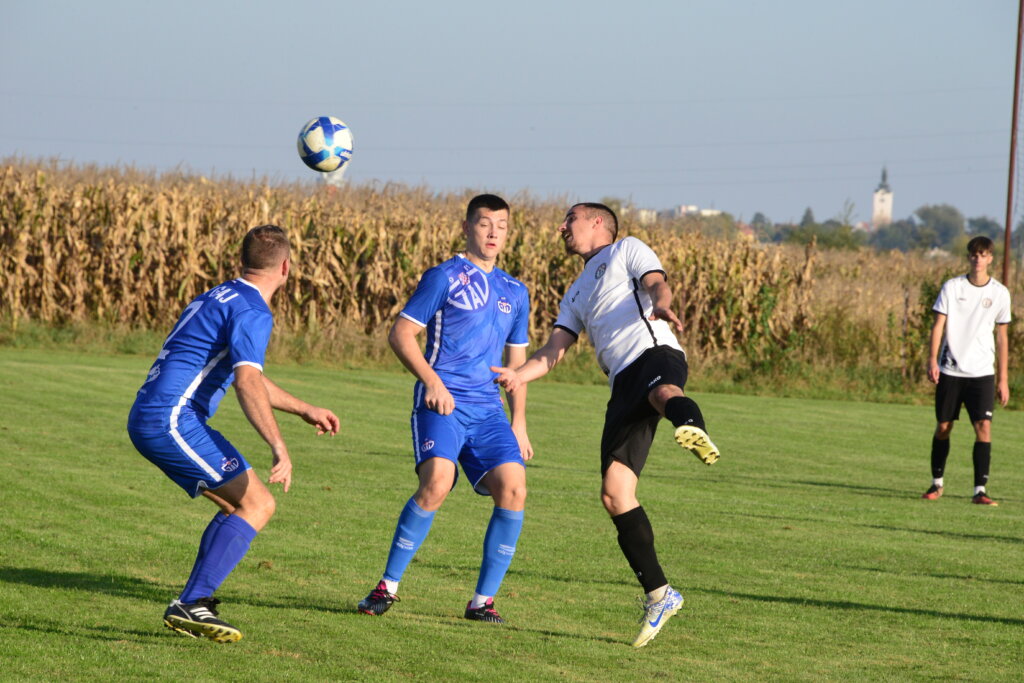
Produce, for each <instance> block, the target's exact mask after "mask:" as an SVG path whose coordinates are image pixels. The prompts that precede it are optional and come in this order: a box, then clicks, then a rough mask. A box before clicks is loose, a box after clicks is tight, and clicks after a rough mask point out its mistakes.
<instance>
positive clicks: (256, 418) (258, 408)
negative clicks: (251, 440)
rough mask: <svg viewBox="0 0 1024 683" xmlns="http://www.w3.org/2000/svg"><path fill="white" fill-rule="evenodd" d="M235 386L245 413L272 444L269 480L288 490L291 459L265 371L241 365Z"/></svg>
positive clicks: (255, 427) (262, 435)
mask: <svg viewBox="0 0 1024 683" xmlns="http://www.w3.org/2000/svg"><path fill="white" fill-rule="evenodd" d="M234 386H235V393H236V394H237V395H238V403H239V405H241V406H242V412H243V413H245V416H246V417H247V418H248V419H249V422H250V423H252V426H253V428H254V429H255V430H256V432H257V433H258V434H259V435H260V436H261V437H262V438H263V440H264V441H266V442H267V445H269V446H270V451H271V453H273V455H274V462H273V465H272V466H271V468H270V479H269V480H268V481H269V483H271V484H276V483H281V484H284V490H285V491H286V492H287V491H288V489H289V488H291V485H292V461H291V458H290V457H289V456H288V448H287V446H285V443H284V438H283V437H282V436H281V430H280V428H278V426H277V420H276V419H275V418H274V409H273V407H272V406H271V404H270V394H269V393H268V392H267V385H266V384H265V383H264V382H263V373H262V372H261V371H260V370H259V369H257V368H255V367H253V366H251V365H240V366H238V367H237V368H236V369H235V383H234Z"/></svg>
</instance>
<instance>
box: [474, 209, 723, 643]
mask: <svg viewBox="0 0 1024 683" xmlns="http://www.w3.org/2000/svg"><path fill="white" fill-rule="evenodd" d="M558 230H559V232H560V233H561V236H562V239H563V241H564V242H565V248H566V250H567V251H568V252H569V253H571V254H578V255H579V256H580V257H582V258H583V262H584V266H583V272H582V273H581V274H580V276H579V277H578V278H577V279H576V281H575V282H573V283H572V285H571V286H570V287H569V289H567V290H566V293H565V297H564V298H563V299H562V303H561V304H560V307H559V313H558V319H557V320H556V321H555V329H554V330H553V331H552V333H551V337H550V338H549V339H548V341H547V343H546V344H545V345H544V346H543V347H541V348H540V349H539V350H538V351H537V352H536V353H534V354H533V355H532V356H531V357H530V359H529V360H528V361H527V362H526V363H525V364H524V365H522V366H520V367H518V368H517V369H516V370H511V369H509V368H492V369H493V370H495V371H496V372H498V373H499V378H498V380H496V381H497V382H498V383H499V384H501V385H502V386H503V387H505V389H506V390H508V391H510V392H511V395H512V396H515V395H516V392H518V391H521V390H522V388H523V385H524V384H525V383H526V382H530V381H532V380H535V379H537V378H538V377H542V376H543V375H545V374H546V373H547V372H548V371H549V370H551V368H553V367H554V366H555V365H556V364H557V363H558V362H559V361H560V360H561V359H562V357H563V355H564V354H565V351H566V349H568V348H569V347H570V346H571V345H572V344H573V343H574V342H575V341H576V339H577V338H578V337H579V334H580V332H582V331H583V330H584V329H585V330H586V331H587V335H588V336H589V337H590V339H591V341H592V342H593V344H594V349H595V351H596V354H597V361H598V363H599V364H600V366H601V369H602V370H604V372H605V374H607V375H608V377H609V380H610V381H611V385H612V395H611V400H609V402H608V410H607V413H606V414H605V424H604V432H603V434H602V435H601V475H602V484H601V500H602V502H603V503H604V507H605V509H606V510H607V511H608V514H609V515H610V516H611V518H612V522H613V523H614V524H615V528H616V529H617V530H618V541H619V547H620V548H621V549H622V552H623V554H624V555H625V556H626V559H627V560H628V562H629V566H630V567H631V568H632V569H633V572H634V573H635V574H636V577H637V579H638V580H639V581H640V584H641V585H642V586H643V588H644V591H645V592H646V594H647V595H646V602H645V605H644V616H643V620H642V622H641V623H642V624H643V625H642V626H641V629H640V633H639V635H637V637H636V640H635V641H634V642H633V646H634V647H643V646H644V645H646V644H647V643H648V642H650V640H651V639H652V638H654V637H655V636H656V635H657V634H658V632H659V631H660V629H661V627H662V626H664V624H665V622H666V621H667V620H668V619H669V618H670V617H671V616H672V615H673V614H675V613H676V612H677V611H678V610H679V608H680V607H681V606H682V604H683V597H682V596H681V595H680V594H679V593H678V592H677V591H676V590H675V589H673V588H672V587H671V586H669V585H668V581H667V580H666V578H665V573H664V571H663V570H662V568H661V565H660V564H659V562H658V557H657V554H656V553H655V550H654V530H653V528H652V527H651V523H650V521H649V520H648V518H647V514H646V513H645V512H644V509H643V507H641V506H640V502H639V501H638V500H637V497H636V486H637V482H638V479H639V476H640V472H641V470H642V469H643V467H644V464H645V463H646V461H647V454H648V452H649V450H650V447H651V443H652V441H653V440H654V432H655V429H656V428H657V426H658V421H659V420H660V418H662V417H665V418H667V419H668V420H669V421H670V422H671V423H672V425H673V426H674V427H675V439H676V441H677V442H678V443H679V445H680V446H682V447H683V448H686V449H687V450H689V451H691V452H692V453H693V454H694V455H696V456H697V457H698V458H699V459H700V460H701V461H703V462H705V463H706V464H708V465H710V464H712V463H714V462H715V461H716V460H717V459H718V449H717V448H716V447H715V445H714V444H713V443H712V442H711V439H710V438H709V437H708V435H707V432H706V431H705V426H704V418H703V417H702V416H701V412H700V409H699V408H698V407H697V404H696V403H695V402H694V401H693V400H692V399H690V398H688V397H686V396H684V395H683V387H684V386H685V385H686V377H687V364H686V355H685V354H684V353H683V350H682V347H680V345H679V342H678V340H676V337H675V335H674V334H673V332H672V328H675V329H676V330H677V331H679V330H682V324H681V323H680V322H679V319H678V318H677V317H676V315H675V313H673V312H672V311H671V309H670V306H671V304H672V291H671V289H669V286H668V283H666V281H665V271H664V270H663V269H662V267H661V262H660V261H659V260H658V257H657V256H656V255H655V254H654V252H653V251H651V249H650V247H648V246H647V245H646V244H644V243H643V242H641V241H640V240H638V239H636V238H635V237H627V238H625V239H623V240H621V241H618V242H616V241H615V239H616V237H617V235H618V220H617V218H616V216H615V212H613V211H612V210H611V209H610V208H608V207H607V206H605V205H604V204H596V203H585V204H576V205H575V206H573V207H571V208H570V209H569V211H568V213H567V214H566V216H565V221H564V222H563V223H562V225H561V226H559V228H558ZM670 325H671V327H670Z"/></svg>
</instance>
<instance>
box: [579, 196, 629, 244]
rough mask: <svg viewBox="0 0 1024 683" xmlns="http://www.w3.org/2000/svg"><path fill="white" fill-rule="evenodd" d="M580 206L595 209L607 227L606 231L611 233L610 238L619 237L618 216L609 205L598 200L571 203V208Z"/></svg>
mask: <svg viewBox="0 0 1024 683" xmlns="http://www.w3.org/2000/svg"><path fill="white" fill-rule="evenodd" d="M577 206H582V207H584V208H586V209H588V210H590V211H596V212H597V213H598V214H600V216H601V217H602V218H603V219H604V224H605V226H606V227H607V228H608V232H610V233H611V234H612V240H615V239H618V237H619V217H618V216H616V215H615V212H614V211H612V210H611V209H610V208H609V207H607V206H605V205H604V204H600V203H598V202H580V203H579V204H573V207H572V208H574V209H575V208H576V207H577Z"/></svg>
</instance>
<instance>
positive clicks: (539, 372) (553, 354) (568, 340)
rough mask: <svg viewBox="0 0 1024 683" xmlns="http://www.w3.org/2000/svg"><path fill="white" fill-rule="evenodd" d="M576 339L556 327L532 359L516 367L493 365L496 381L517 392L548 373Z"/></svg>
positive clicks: (505, 388) (512, 391)
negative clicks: (496, 374)
mask: <svg viewBox="0 0 1024 683" xmlns="http://www.w3.org/2000/svg"><path fill="white" fill-rule="evenodd" d="M575 341H576V337H574V336H573V335H571V334H569V333H568V332H566V331H565V330H563V329H561V328H559V327H556V328H555V331H554V332H552V333H551V336H550V337H549V338H548V341H547V343H545V344H544V346H542V347H540V348H539V349H537V351H536V352H534V354H533V355H532V356H530V359H529V360H528V361H526V362H525V363H523V364H522V365H520V366H519V367H517V368H515V369H512V368H499V367H492V368H491V372H496V373H498V376H497V377H496V378H495V379H494V382H495V383H496V384H498V385H500V386H501V387H502V388H503V389H504V390H505V391H507V392H509V393H514V392H516V391H517V390H518V389H519V388H520V387H521V386H523V385H525V384H526V383H527V382H532V381H533V380H535V379H539V378H541V377H543V376H544V375H546V374H548V372H550V371H551V368H553V367H555V366H556V365H558V362H559V361H561V360H562V358H563V357H564V356H565V352H566V350H567V349H568V348H569V347H570V346H572V345H573V343H575Z"/></svg>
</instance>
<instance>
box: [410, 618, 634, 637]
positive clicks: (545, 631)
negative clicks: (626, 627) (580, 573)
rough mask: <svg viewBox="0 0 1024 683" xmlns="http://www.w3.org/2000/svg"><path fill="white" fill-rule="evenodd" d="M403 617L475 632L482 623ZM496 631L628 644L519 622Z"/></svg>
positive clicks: (432, 626) (508, 624)
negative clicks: (522, 624) (529, 625)
mask: <svg viewBox="0 0 1024 683" xmlns="http://www.w3.org/2000/svg"><path fill="white" fill-rule="evenodd" d="M402 618H403V619H408V620H410V621H415V622H419V623H422V624H424V625H427V626H430V627H431V628H444V627H448V628H456V629H460V630H470V631H472V632H473V633H474V634H479V633H480V624H479V623H478V622H475V621H470V620H468V619H466V618H464V617H462V616H461V615H452V616H450V617H448V616H440V615H436V614H422V613H421V614H416V613H413V612H406V613H403V615H402ZM491 630H492V631H493V632H494V633H496V634H498V633H500V634H503V633H505V632H508V631H514V632H519V633H533V634H536V635H539V636H547V637H549V638H571V639H575V640H580V641H583V642H588V643H592V642H594V641H595V640H598V641H602V642H605V643H611V644H612V645H628V644H629V643H627V642H626V641H625V640H624V637H623V638H612V637H609V636H599V635H595V634H593V633H572V632H570V631H558V630H555V629H549V628H530V627H527V626H521V625H518V624H510V623H507V622H506V623H505V624H503V625H502V627H501V629H500V630H499V629H491Z"/></svg>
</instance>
